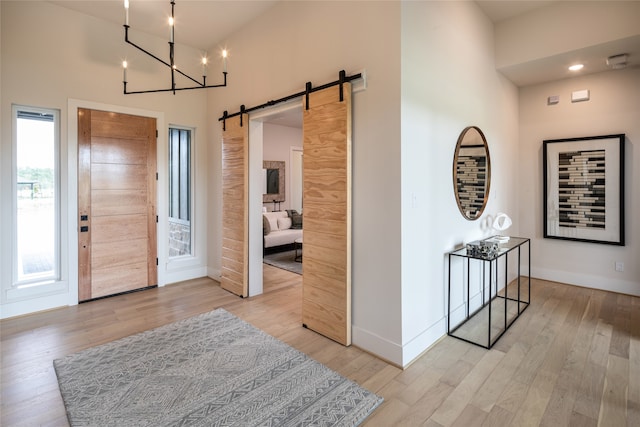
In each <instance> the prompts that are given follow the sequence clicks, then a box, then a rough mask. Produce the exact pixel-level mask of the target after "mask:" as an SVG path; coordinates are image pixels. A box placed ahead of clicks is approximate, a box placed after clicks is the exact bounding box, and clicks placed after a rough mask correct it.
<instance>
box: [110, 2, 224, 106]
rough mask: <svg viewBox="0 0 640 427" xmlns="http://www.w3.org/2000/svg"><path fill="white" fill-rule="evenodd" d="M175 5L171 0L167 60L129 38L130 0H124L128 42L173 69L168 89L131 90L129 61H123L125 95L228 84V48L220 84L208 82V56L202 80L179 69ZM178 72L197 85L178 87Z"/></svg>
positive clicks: (204, 60) (125, 35) (125, 27)
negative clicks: (175, 39)
mask: <svg viewBox="0 0 640 427" xmlns="http://www.w3.org/2000/svg"><path fill="white" fill-rule="evenodd" d="M175 5H176V2H175V0H171V18H169V25H170V26H171V37H170V40H169V61H168V62H167V61H165V60H164V59H161V58H159V57H158V56H156V55H154V54H153V53H151V52H149V51H148V50H146V49H144V48H143V47H141V46H139V45H138V44H136V43H134V42H132V41H131V40H129V28H131V27H130V25H129V1H128V0H124V7H125V24H124V41H125V42H126V43H128V44H130V45H131V46H133V47H135V48H136V49H138V50H139V51H141V52H143V53H145V54H146V55H148V56H150V57H151V58H153V59H155V60H156V61H158V62H160V63H161V64H163V65H165V66H167V67H169V69H170V70H171V87H170V88H166V89H148V90H136V91H130V90H127V83H128V82H127V61H123V68H124V72H123V79H122V83H123V93H124V94H125V95H131V94H137V93H155V92H173V94H174V95H175V94H176V92H177V91H182V90H193V89H209V88H214V87H225V86H227V58H226V50H225V51H223V63H224V69H223V71H222V76H223V83H219V84H213V85H212V84H207V75H206V66H207V61H206V58H203V62H202V69H203V71H202V74H203V75H202V82H200V81H198V80H197V79H195V78H193V77H191V76H189V75H188V74H186V73H184V72H183V71H181V70H180V69H178V67H177V66H176V64H175V61H174V56H175V42H174V23H175ZM176 74H179V75H181V76H183V77H185V78H187V79H189V80H191V81H192V82H193V83H195V86H186V87H177V83H176Z"/></svg>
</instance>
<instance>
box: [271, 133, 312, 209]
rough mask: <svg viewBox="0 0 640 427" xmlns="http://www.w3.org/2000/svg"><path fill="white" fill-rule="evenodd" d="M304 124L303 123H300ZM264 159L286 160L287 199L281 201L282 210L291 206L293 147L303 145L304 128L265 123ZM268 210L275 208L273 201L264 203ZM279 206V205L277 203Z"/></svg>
mask: <svg viewBox="0 0 640 427" xmlns="http://www.w3.org/2000/svg"><path fill="white" fill-rule="evenodd" d="M300 126H302V123H300ZM263 137H264V141H263V152H262V157H263V160H267V161H271V160H277V161H282V162H284V165H285V166H284V169H285V172H284V174H285V186H286V192H285V200H284V202H282V203H280V210H285V209H290V208H291V147H302V128H292V127H288V126H279V125H274V124H272V123H265V124H264V135H263ZM263 206H264V207H266V208H267V210H268V211H271V210H273V203H264V204H263ZM276 206H277V205H276Z"/></svg>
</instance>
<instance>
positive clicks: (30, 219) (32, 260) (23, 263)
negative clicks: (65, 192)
mask: <svg viewBox="0 0 640 427" xmlns="http://www.w3.org/2000/svg"><path fill="white" fill-rule="evenodd" d="M13 119H14V131H15V133H14V149H15V151H14V152H15V157H14V162H15V163H14V164H15V168H14V171H15V174H14V206H15V207H16V210H15V221H14V230H15V234H14V236H15V239H14V251H13V253H14V257H13V259H14V262H13V268H14V283H16V285H17V286H18V287H25V286H33V285H39V284H47V283H51V282H53V281H55V280H57V279H59V276H60V273H59V271H60V268H59V266H60V215H59V209H60V202H59V188H60V187H59V166H58V154H57V153H58V140H59V122H60V115H59V112H58V110H49V109H42V108H33V107H23V106H15V105H14V106H13Z"/></svg>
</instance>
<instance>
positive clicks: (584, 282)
mask: <svg viewBox="0 0 640 427" xmlns="http://www.w3.org/2000/svg"><path fill="white" fill-rule="evenodd" d="M531 277H535V278H538V279H543V280H550V281H553V282H560V283H567V284H569V285H576V286H582V287H585V288H592V289H600V290H603V291H611V292H618V293H621V294H627V295H634V296H638V297H640V283H637V282H630V281H627V280H616V279H612V278H610V277H600V276H593V275H588V274H580V273H571V272H567V271H558V270H549V269H546V268H532V269H531Z"/></svg>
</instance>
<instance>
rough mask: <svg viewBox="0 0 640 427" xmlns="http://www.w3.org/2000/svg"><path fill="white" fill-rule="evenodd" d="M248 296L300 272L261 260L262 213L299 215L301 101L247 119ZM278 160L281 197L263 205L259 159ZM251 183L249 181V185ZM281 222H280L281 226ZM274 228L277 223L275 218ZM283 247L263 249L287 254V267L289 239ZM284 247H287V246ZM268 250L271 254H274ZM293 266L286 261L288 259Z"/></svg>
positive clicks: (296, 278) (293, 279) (298, 276)
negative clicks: (282, 194) (275, 201)
mask: <svg viewBox="0 0 640 427" xmlns="http://www.w3.org/2000/svg"><path fill="white" fill-rule="evenodd" d="M249 135H250V137H249V183H250V184H249V295H250V296H255V295H258V294H260V293H264V292H270V291H273V290H276V289H281V288H282V287H286V286H290V285H292V284H295V283H300V281H301V280H302V276H301V274H297V273H292V272H291V271H286V270H284V269H282V268H278V267H274V266H272V265H268V264H265V263H264V262H263V261H264V258H263V257H264V254H265V238H264V237H265V236H264V233H265V230H264V227H263V213H264V212H265V211H266V212H273V211H280V212H281V213H280V215H283V216H285V215H287V214H286V211H287V210H289V211H291V210H292V209H294V210H296V211H297V212H298V213H302V105H301V102H300V100H299V99H296V100H292V101H290V102H287V103H282V104H280V105H277V106H274V107H271V108H268V109H265V110H262V111H259V112H256V113H252V114H251V117H250V120H249ZM265 161H267V162H276V161H277V162H283V163H284V175H285V179H284V180H283V181H284V185H285V188H284V200H283V201H281V202H279V203H269V202H266V201H265V198H264V197H263V194H264V185H263V177H264V170H263V165H264V162H265ZM252 184H253V185H252ZM283 223H287V224H288V222H287V221H282V222H281V224H283ZM275 224H276V226H277V221H276V223H275ZM288 246H289V248H287V247H284V246H283V247H281V248H280V247H278V248H268V250H267V251H266V252H275V254H279V255H281V256H283V257H284V258H285V261H287V260H286V255H289V252H290V255H291V257H290V258H291V260H290V261H291V263H290V266H296V265H297V266H298V267H299V271H300V273H301V264H302V263H301V262H296V261H295V260H294V258H295V252H294V250H293V249H294V245H293V241H292V242H291V244H290V245H288ZM287 249H290V250H287ZM275 254H274V255H275ZM294 262H295V264H292V263H294Z"/></svg>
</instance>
